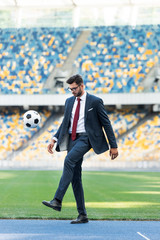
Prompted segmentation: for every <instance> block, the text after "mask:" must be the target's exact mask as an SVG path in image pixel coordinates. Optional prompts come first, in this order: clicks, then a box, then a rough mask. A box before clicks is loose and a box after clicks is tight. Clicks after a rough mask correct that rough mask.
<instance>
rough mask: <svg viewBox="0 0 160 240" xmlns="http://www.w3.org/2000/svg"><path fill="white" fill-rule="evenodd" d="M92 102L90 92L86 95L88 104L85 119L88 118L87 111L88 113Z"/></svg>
mask: <svg viewBox="0 0 160 240" xmlns="http://www.w3.org/2000/svg"><path fill="white" fill-rule="evenodd" d="M90 103H91V97H90V94H89V93H87V96H86V106H85V121H86V119H87V113H88V109H89V107H90Z"/></svg>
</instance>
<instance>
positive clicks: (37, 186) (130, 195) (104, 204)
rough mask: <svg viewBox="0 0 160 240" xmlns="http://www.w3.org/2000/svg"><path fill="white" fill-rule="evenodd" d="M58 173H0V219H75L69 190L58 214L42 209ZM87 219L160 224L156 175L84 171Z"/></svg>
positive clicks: (159, 189) (159, 190)
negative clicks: (155, 222)
mask: <svg viewBox="0 0 160 240" xmlns="http://www.w3.org/2000/svg"><path fill="white" fill-rule="evenodd" d="M61 173H62V172H61V171H14V170H13V171H0V218H24V219H25V218H37V219H72V218H75V217H77V215H78V213H77V210H76V204H75V200H74V196H73V192H72V188H71V186H70V187H69V189H68V191H67V193H66V195H65V197H64V199H63V207H62V211H61V212H56V211H54V210H53V209H50V208H47V207H45V206H44V205H42V203H41V202H42V201H43V200H48V201H49V200H51V199H52V198H53V196H54V193H55V191H56V189H57V186H58V183H59V179H60V176H61ZM83 186H84V193H85V200H86V209H87V212H88V217H89V218H90V219H107V220H111V219H112V220H113V219H115V220H116V219H117V220H120V219H121V220H149V219H150V220H160V173H159V172H92V171H91V172H86V171H83Z"/></svg>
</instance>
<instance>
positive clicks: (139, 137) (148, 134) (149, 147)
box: [85, 113, 160, 169]
mask: <svg viewBox="0 0 160 240" xmlns="http://www.w3.org/2000/svg"><path fill="white" fill-rule="evenodd" d="M159 132H160V114H159V113H157V114H156V115H154V116H153V117H151V118H150V119H148V120H146V121H145V122H144V123H143V124H141V125H140V126H137V127H136V128H135V129H134V130H133V131H130V132H129V133H128V134H126V135H125V136H123V137H122V138H119V139H118V148H119V156H118V158H117V161H114V162H113V161H109V153H108V152H105V153H103V154H100V155H98V156H97V155H95V154H94V153H92V154H88V155H87V156H86V159H87V161H86V162H85V166H87V167H88V168H92V167H93V166H94V168H95V169H96V167H97V168H105V167H107V168H108V167H111V168H113V167H115V168H116V167H117V168H118V167H120V168H124V169H125V168H127V166H128V167H131V166H132V167H135V168H147V167H149V166H150V167H153V166H154V167H155V165H156V163H157V164H158V162H159V151H160V146H159V143H160V134H159ZM157 166H159V165H157Z"/></svg>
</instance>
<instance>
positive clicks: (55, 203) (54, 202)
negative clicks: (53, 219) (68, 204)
mask: <svg viewBox="0 0 160 240" xmlns="http://www.w3.org/2000/svg"><path fill="white" fill-rule="evenodd" d="M42 203H43V204H44V205H45V206H47V207H50V208H53V209H54V210H56V211H59V212H60V211H61V207H62V204H61V203H59V202H58V201H57V200H56V199H53V200H51V201H50V202H47V201H43V202H42Z"/></svg>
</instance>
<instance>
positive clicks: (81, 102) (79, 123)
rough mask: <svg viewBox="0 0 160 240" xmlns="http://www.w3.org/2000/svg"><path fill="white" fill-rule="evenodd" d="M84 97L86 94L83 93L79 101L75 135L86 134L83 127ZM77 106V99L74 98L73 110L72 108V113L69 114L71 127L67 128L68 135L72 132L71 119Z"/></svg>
mask: <svg viewBox="0 0 160 240" xmlns="http://www.w3.org/2000/svg"><path fill="white" fill-rule="evenodd" d="M86 96H87V93H86V92H84V94H83V95H82V96H81V97H80V99H81V101H80V110H79V119H78V123H77V129H76V133H82V132H83V133H84V132H86V130H85V126H84V115H85V105H86ZM77 104H78V101H77V97H76V99H75V102H74V105H73V108H72V113H71V119H70V122H71V125H70V128H69V133H71V132H72V126H73V119H74V115H75V111H76V107H77Z"/></svg>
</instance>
